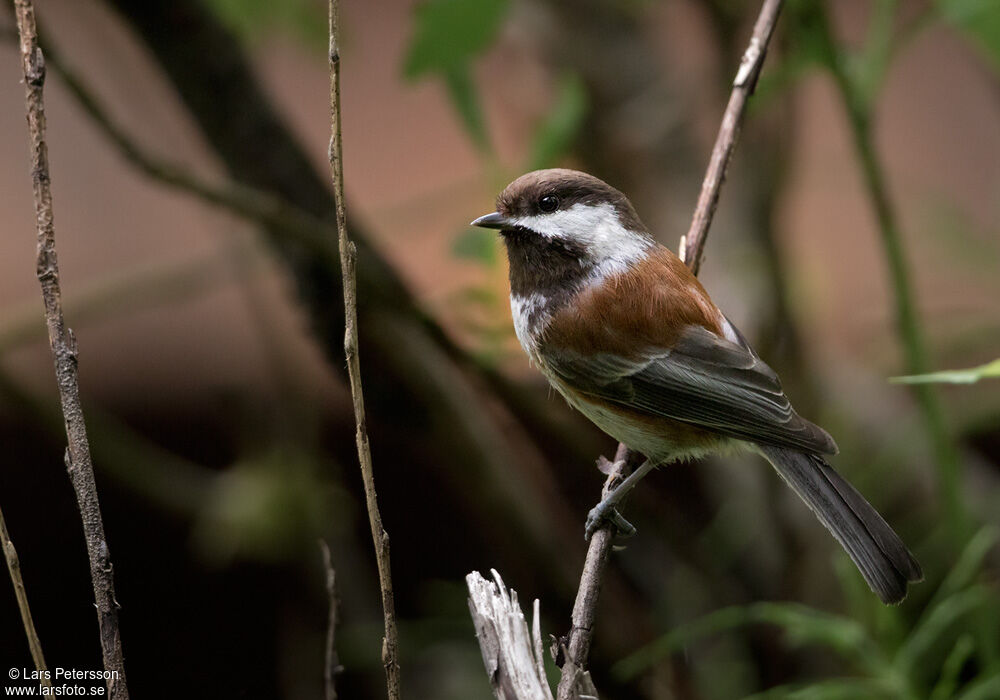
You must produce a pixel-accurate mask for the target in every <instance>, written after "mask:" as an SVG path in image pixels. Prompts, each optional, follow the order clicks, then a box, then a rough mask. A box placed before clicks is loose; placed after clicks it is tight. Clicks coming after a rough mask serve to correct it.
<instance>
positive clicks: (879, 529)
mask: <svg viewBox="0 0 1000 700" xmlns="http://www.w3.org/2000/svg"><path fill="white" fill-rule="evenodd" d="M758 448H759V449H760V451H761V453H763V455H764V456H765V457H766V458H767V460H768V461H769V462H770V463H771V464H772V465H774V468H775V469H776V470H777V471H778V474H780V475H781V478H783V479H784V480H785V482H786V483H787V484H788V485H789V486H791V487H792V488H793V489H794V490H795V493H797V494H798V495H799V497H800V498H801V499H802V500H803V501H805V502H806V505H808V506H809V508H810V509H812V511H813V512H814V513H815V514H816V517H818V518H819V519H820V522H822V523H823V524H824V525H825V526H826V529H827V530H829V531H830V532H831V533H832V534H833V536H834V537H835V538H837V541H838V542H840V544H841V546H842V547H843V548H844V549H845V550H846V551H847V553H848V554H849V555H850V556H851V560H852V561H853V562H854V564H855V566H857V567H858V569H859V570H860V571H861V575H862V576H864V577H865V581H867V582H868V586H869V587H870V588H871V589H872V591H874V592H875V594H876V595H878V597H879V598H881V599H882V602H883V603H887V604H894V603H899V602H900V601H902V600H903V598H905V597H906V585H907V583H909V582H916V581H921V580H923V577H924V575H923V572H921V570H920V564H918V563H917V560H916V559H914V558H913V555H912V554H910V551H909V550H908V549H907V548H906V545H904V544H903V541H902V540H901V539H899V535H897V534H896V533H895V532H893V530H892V528H891V527H889V526H888V525H887V524H886V522H885V520H883V519H882V516H881V515H879V514H878V512H877V511H876V510H875V509H874V508H873V507H872V506H871V504H870V503H869V502H868V501H866V500H865V499H864V497H863V496H862V495H861V494H860V493H858V492H857V490H856V489H855V488H854V487H853V486H851V485H850V484H849V483H847V481H845V480H844V478H843V477H842V476H840V475H839V474H838V473H837V472H835V471H834V470H833V467H831V466H830V465H829V464H827V463H826V461H824V460H823V458H822V457H818V456H816V455H809V454H805V453H802V452H795V451H794V450H789V449H786V448H783V447H772V446H769V445H758Z"/></svg>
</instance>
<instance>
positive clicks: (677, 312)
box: [471, 168, 923, 604]
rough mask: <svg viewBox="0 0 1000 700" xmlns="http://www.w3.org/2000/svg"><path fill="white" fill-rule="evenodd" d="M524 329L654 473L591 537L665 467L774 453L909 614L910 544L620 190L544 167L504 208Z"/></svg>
mask: <svg viewBox="0 0 1000 700" xmlns="http://www.w3.org/2000/svg"><path fill="white" fill-rule="evenodd" d="M471 225H473V226H477V227H483V228H488V229H496V230H497V231H498V232H499V235H500V237H501V238H502V240H503V242H504V244H505V247H506V250H507V258H508V262H509V276H510V306H511V316H512V318H513V323H514V331H515V334H516V335H517V338H518V340H519V341H520V343H521V346H522V347H523V348H524V351H525V352H526V353H527V355H528V358H529V359H530V361H531V363H532V364H533V365H535V366H536V367H537V368H538V369H539V370H540V371H541V373H542V374H543V375H545V377H546V378H547V379H548V381H549V383H550V384H551V385H552V386H553V387H554V388H555V389H556V391H558V392H559V393H560V394H561V395H562V396H563V397H564V398H565V399H566V401H567V402H568V403H569V404H570V406H572V407H573V408H575V409H577V410H579V411H580V412H581V413H583V415H584V416H586V417H587V418H589V419H590V420H591V421H592V422H593V423H595V424H596V425H597V426H598V427H599V428H600V429H601V430H603V431H604V432H605V433H607V434H608V435H610V436H611V437H613V438H615V439H616V440H618V441H619V442H621V443H623V444H625V445H626V446H627V447H628V448H629V449H631V450H633V451H635V452H638V453H640V454H641V455H642V456H643V457H645V461H644V462H643V463H642V464H641V466H639V467H638V468H637V469H635V471H633V472H632V473H631V474H630V475H629V476H628V477H626V478H625V479H624V480H622V481H621V482H620V483H619V484H618V485H617V487H616V488H615V489H614V490H613V491H611V492H610V493H609V494H608V495H607V496H605V498H604V499H603V500H602V501H601V502H600V503H598V505H597V506H595V507H594V509H592V510H591V511H590V514H589V515H588V518H587V523H586V527H585V535H586V536H587V537H588V538H589V537H590V536H592V534H593V533H594V532H595V531H596V530H597V529H598V528H599V527H601V526H602V525H603V524H604V523H605V522H607V521H611V523H612V524H613V526H616V527H617V529H618V531H619V534H625V535H627V534H634V529H633V528H631V525H629V523H628V522H627V521H626V520H625V519H624V518H622V517H621V515H620V514H619V513H618V511H617V509H616V507H617V505H618V504H619V503H620V502H621V500H622V499H623V498H624V496H625V495H626V494H627V493H628V492H629V491H630V490H631V489H632V488H634V487H635V485H636V484H637V483H638V482H639V480H640V479H642V478H643V477H644V476H645V475H646V474H648V473H649V472H650V471H652V470H653V469H654V468H656V467H658V466H660V465H664V464H668V463H671V462H677V461H682V460H688V459H694V458H698V457H702V456H704V455H708V454H712V453H719V452H723V453H728V452H734V451H741V450H749V451H752V452H757V453H759V454H760V455H762V456H763V457H764V458H765V459H766V460H767V461H768V462H770V463H771V465H773V467H774V469H775V470H776V471H777V472H778V474H779V475H780V476H781V478H783V479H784V481H785V482H786V483H787V484H788V485H789V486H790V487H791V488H792V489H793V490H794V491H795V493H796V494H798V495H799V497H801V499H802V500H803V501H804V502H805V503H806V505H807V506H808V507H809V508H810V509H811V510H812V511H813V513H815V515H816V516H817V518H818V519H819V520H820V522H821V523H822V524H823V525H824V526H826V528H827V529H828V530H829V531H830V532H831V533H832V535H833V536H834V538H835V539H836V540H837V541H838V542H839V543H840V545H841V546H842V547H843V548H844V550H845V551H846V552H847V554H848V555H849V556H850V558H851V560H852V561H853V562H854V564H855V565H856V566H857V568H858V570H859V571H860V572H861V575H862V576H863V577H864V579H865V581H866V582H867V583H868V586H869V587H870V588H871V589H872V591H873V592H874V593H875V594H876V595H877V596H878V597H879V598H880V599H881V600H882V601H883V602H884V603H886V604H897V603H899V602H901V601H902V600H903V599H904V598H905V597H906V593H907V585H908V584H909V583H915V582H918V581H920V580H922V579H923V573H922V572H921V569H920V565H919V564H918V563H917V560H916V559H915V558H914V556H913V555H912V554H911V553H910V551H909V550H908V549H907V547H906V545H905V544H904V543H903V541H902V540H901V539H900V537H899V536H898V535H897V534H896V533H895V532H894V531H893V529H892V528H891V527H890V526H889V525H888V524H887V523H886V522H885V520H884V519H883V518H882V516H881V515H879V513H878V512H877V511H876V510H875V508H874V507H872V505H871V504H869V503H868V501H866V500H865V498H864V497H863V496H862V495H861V494H860V493H859V492H858V491H857V490H856V489H855V488H854V487H853V486H851V484H849V483H848V482H847V481H846V480H845V479H844V478H843V477H842V476H840V475H839V474H838V473H837V472H836V471H834V469H833V467H832V466H831V465H830V463H829V462H828V461H827V457H828V456H831V455H834V454H836V453H837V451H838V449H837V445H836V443H835V442H834V440H833V438H832V437H831V436H830V435H829V433H827V432H826V431H825V430H823V429H822V428H820V427H819V426H817V425H815V424H813V423H811V422H809V421H808V420H806V419H804V418H802V417H801V416H799V415H798V414H797V413H796V412H795V410H794V409H793V408H792V405H791V403H790V402H789V400H788V398H787V397H786V396H785V393H784V391H783V390H782V388H781V383H780V381H779V379H778V376H777V374H775V372H774V371H773V370H772V369H771V368H770V367H768V365H766V364H765V363H764V362H763V361H762V360H761V359H760V358H759V357H758V356H757V353H755V352H754V350H753V348H751V346H750V344H749V343H748V342H747V340H746V338H745V337H744V336H743V335H742V334H741V333H740V331H739V330H737V328H736V326H734V325H733V324H732V323H731V322H730V321H729V319H728V318H726V316H725V315H724V314H723V313H722V311H720V310H719V308H718V307H717V306H716V305H715V303H713V301H712V300H711V298H710V297H709V295H708V293H707V292H706V291H705V288H704V287H703V286H702V285H701V283H700V282H699V281H698V278H697V277H695V275H694V274H693V273H692V272H691V271H690V270H689V269H688V267H687V266H686V265H685V264H684V263H683V262H681V260H680V259H679V258H678V257H677V256H676V255H674V254H673V252H671V251H670V250H669V249H668V248H666V247H665V246H663V245H661V244H659V243H658V242H656V241H655V240H654V238H653V237H652V236H651V234H650V233H649V231H648V229H647V228H646V227H645V226H644V225H643V223H642V221H641V220H640V218H639V216H638V214H637V213H636V211H635V208H634V207H633V206H632V204H631V202H629V200H628V198H627V197H626V196H625V195H624V194H622V193H621V192H620V191H618V190H617V189H615V188H614V187H612V186H611V185H608V184H607V183H606V182H604V181H603V180H600V179H598V178H597V177H594V176H593V175H589V174H587V173H584V172H580V171H576V170H569V169H564V168H554V169H546V170H536V171H533V172H529V173H527V174H525V175H522V176H521V177H519V178H517V179H516V180H514V181H513V182H511V183H510V184H509V185H508V186H507V187H506V188H505V189H504V190H503V191H502V192H501V193H500V194H499V196H498V197H497V200H496V211H494V212H491V213H489V214H486V215H484V216H481V217H479V218H477V219H476V220H475V221H473V222H472V224H471Z"/></svg>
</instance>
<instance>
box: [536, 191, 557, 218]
mask: <svg viewBox="0 0 1000 700" xmlns="http://www.w3.org/2000/svg"><path fill="white" fill-rule="evenodd" d="M558 206H559V199H558V198H557V197H556V196H555V195H554V194H547V195H545V196H544V197H542V198H541V199H539V200H538V208H539V209H541V210H542V211H543V212H545V213H546V214H548V213H549V212H552V211H555V210H556V207H558Z"/></svg>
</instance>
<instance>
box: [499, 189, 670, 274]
mask: <svg viewBox="0 0 1000 700" xmlns="http://www.w3.org/2000/svg"><path fill="white" fill-rule="evenodd" d="M514 223H515V224H516V225H518V226H521V227H524V228H526V229H529V230H531V231H534V232H535V233H537V234H538V235H540V236H543V237H545V238H551V239H554V240H564V241H572V242H574V243H578V244H580V245H582V246H583V247H584V249H585V250H586V251H587V254H588V257H589V258H590V260H589V262H590V263H592V264H594V265H595V266H596V269H595V276H596V277H597V278H598V279H603V278H604V277H606V276H608V275H613V274H619V273H622V272H625V271H626V270H628V268H629V266H631V265H632V264H634V263H636V262H638V261H639V260H642V259H643V258H645V257H646V255H647V254H648V251H649V248H650V247H651V246H652V245H653V242H652V241H651V240H650V239H649V238H648V237H647V236H646V235H645V234H643V233H640V232H637V231H631V230H629V229H627V228H625V227H624V226H622V224H621V221H620V219H619V217H618V212H616V211H615V208H614V206H612V205H611V204H608V203H603V204H574V205H573V206H571V207H570V208H569V209H563V210H560V211H554V212H552V213H551V214H538V215H535V216H522V217H519V218H517V219H514Z"/></svg>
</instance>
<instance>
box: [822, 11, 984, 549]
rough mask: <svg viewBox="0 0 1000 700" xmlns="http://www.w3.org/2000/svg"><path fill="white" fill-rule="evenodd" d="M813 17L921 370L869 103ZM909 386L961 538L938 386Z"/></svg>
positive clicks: (957, 476) (907, 345)
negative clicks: (876, 148)
mask: <svg viewBox="0 0 1000 700" xmlns="http://www.w3.org/2000/svg"><path fill="white" fill-rule="evenodd" d="M816 19H817V24H818V27H817V29H818V36H819V39H820V45H821V48H822V51H823V60H824V62H825V64H826V67H827V69H828V70H829V71H830V74H831V76H832V77H833V81H834V83H835V84H836V87H837V92H838V93H839V95H840V99H841V101H842V102H843V105H844V110H845V112H846V113H847V118H848V123H849V128H850V131H851V137H852V139H853V141H854V149H855V151H856V153H857V156H858V161H859V163H860V166H861V174H862V177H863V178H864V183H865V186H866V189H867V191H868V196H869V198H870V199H871V206H872V209H873V210H874V212H875V219H876V222H877V224H878V231H879V237H880V238H881V241H882V249H883V252H884V254H885V262H886V267H887V268H888V273H889V281H890V284H891V285H892V290H893V294H894V297H895V306H896V308H895V316H896V319H895V320H896V332H897V333H898V334H899V339H900V342H901V344H902V346H903V355H904V359H905V363H906V373H907V374H924V373H926V372H927V371H928V369H929V364H930V363H929V362H928V359H927V342H926V340H925V339H924V334H923V330H922V329H921V327H920V317H919V313H918V311H917V308H916V303H915V301H914V293H913V285H912V283H911V281H910V268H909V264H908V263H907V260H906V251H905V249H904V245H903V241H902V238H901V236H900V229H899V223H898V219H897V217H896V210H895V208H894V207H893V205H892V202H891V201H890V199H889V194H888V187H887V186H886V177H885V172H884V171H883V169H882V164H881V162H880V161H879V159H878V155H877V153H876V150H875V144H874V143H873V141H872V123H871V109H870V104H869V101H868V100H867V99H866V98H865V95H864V94H863V90H862V88H861V86H859V85H858V84H857V83H856V81H854V80H852V79H851V76H849V75H848V73H847V71H846V70H845V68H844V65H843V62H842V61H841V56H840V55H839V53H838V51H837V48H836V45H835V44H834V40H833V35H832V33H831V30H830V26H829V21H828V20H827V18H826V14H825V12H824V11H823V9H822V8H821V7H820V8H819V9H818V10H817V18H816ZM912 388H913V392H914V394H915V395H916V399H917V403H918V405H919V406H920V410H921V414H922V417H923V421H924V425H925V426H926V428H927V433H928V437H929V439H930V442H931V447H932V449H933V450H934V458H935V463H936V465H937V470H938V482H939V484H940V486H941V491H942V493H943V497H944V507H945V512H946V514H947V517H948V522H949V525H950V526H951V528H952V535H953V537H954V538H955V539H956V540H961V539H962V538H963V537H965V536H967V535H968V533H969V523H968V518H967V515H966V513H965V508H964V506H963V503H962V493H961V458H960V456H959V453H958V449H957V448H956V446H955V443H954V440H953V439H952V437H951V434H950V432H949V429H948V425H947V422H946V420H945V415H944V410H943V408H942V406H941V401H940V399H939V397H938V393H937V391H936V390H935V389H934V387H933V386H932V385H931V384H914V385H913V387H912Z"/></svg>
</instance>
